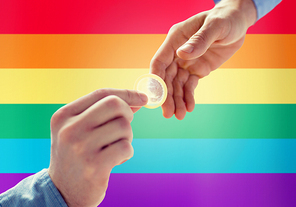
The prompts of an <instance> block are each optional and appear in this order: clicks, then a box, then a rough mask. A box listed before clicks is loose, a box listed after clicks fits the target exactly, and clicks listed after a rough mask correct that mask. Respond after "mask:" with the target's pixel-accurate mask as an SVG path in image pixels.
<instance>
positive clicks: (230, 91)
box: [0, 0, 296, 207]
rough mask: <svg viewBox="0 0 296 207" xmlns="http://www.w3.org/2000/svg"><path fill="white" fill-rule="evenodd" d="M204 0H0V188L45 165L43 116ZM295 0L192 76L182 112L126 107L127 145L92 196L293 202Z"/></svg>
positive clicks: (111, 81)
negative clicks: (192, 101) (130, 135)
mask: <svg viewBox="0 0 296 207" xmlns="http://www.w3.org/2000/svg"><path fill="white" fill-rule="evenodd" d="M213 6H214V3H213V1H211V0H182V1H181V0H170V1H168V0H141V1H139V0H125V1H120V0H108V1H101V0H89V1H79V0H64V1H60V0H51V1H34V0H26V1H21V0H1V1H0V68H1V69H0V114H1V116H0V153H1V154H0V193H2V192H4V191H6V190H7V189H9V188H11V187H13V186H14V185H15V184H17V183H18V182H19V181H20V180H22V179H23V178H25V177H27V176H29V175H31V174H33V173H36V172H38V171H40V170H41V169H43V168H48V166H49V160H50V128H49V127H50V125H49V122H50V117H51V115H52V114H53V113H54V112H55V111H56V110H57V109H58V108H60V107H61V106H63V105H64V104H66V103H69V102H71V101H74V100H75V99H77V98H79V97H81V96H83V95H85V94H87V93H90V92H91V91H94V90H95V89H98V88H106V87H112V88H128V89H132V88H133V84H134V82H135V80H136V79H137V77H138V76H140V75H142V74H144V73H148V72H149V63H150V60H151V58H152V57H153V55H154V53H155V52H156V50H157V49H158V47H159V46H160V45H161V43H162V42H163V40H164V39H165V36H166V34H167V32H168V30H169V28H170V27H171V26H172V25H173V24H175V23H177V22H180V21H183V20H185V19H187V18H189V17H190V16H192V15H194V14H197V13H199V12H201V11H204V10H208V9H211V8H212V7H213ZM295 8H296V3H295V1H293V0H284V1H283V2H282V3H280V4H279V5H278V6H277V7H276V8H275V9H274V10H273V11H272V12H271V13H269V14H268V15H267V16H266V17H264V18H263V19H261V20H259V21H258V22H257V23H256V25H255V26H252V27H251V28H250V29H249V30H248V34H247V36H246V40H245V43H244V45H243V47H242V48H241V49H240V50H239V51H238V52H237V53H236V54H235V55H234V56H233V57H232V58H231V59H230V60H229V61H227V62H226V63H225V64H224V65H222V66H221V68H219V69H217V70H216V71H214V72H212V73H211V74H210V75H209V76H208V77H206V78H204V79H202V80H200V82H199V86H198V88H197V89H196V91H195V98H196V107H195V110H194V111H193V112H192V113H190V114H187V116H186V117H185V119H184V120H183V121H178V120H176V119H175V118H171V119H168V120H167V119H165V118H163V117H162V113H161V109H160V108H158V109H154V110H151V109H146V108H143V109H141V110H140V111H139V112H137V113H136V114H135V118H134V120H133V122H132V127H133V131H134V140H133V146H134V149H135V154H134V157H133V158H132V159H131V160H129V161H128V162H126V163H124V164H123V165H121V166H117V167H116V168H114V170H113V173H112V174H111V178H110V183H109V188H108V191H107V194H106V198H105V200H104V201H103V202H102V204H101V205H100V206H102V207H111V206H112V207H113V206H116V207H118V206H124V207H125V206H129V207H151V206H152V207H158V206H159V207H163V206H165V207H166V206H174V207H175V206H176V207H196V206H202V207H203V206H206V207H208V206H219V207H220V206H227V207H228V206H240V207H244V206H246V207H253V206H260V207H261V206H268V207H271V206H275V207H279V206H280V207H285V206H289V207H290V206H295V205H296V139H295V138H296V56H295V55H296V25H295V20H296V18H295V14H294V13H295Z"/></svg>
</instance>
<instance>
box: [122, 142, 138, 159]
mask: <svg viewBox="0 0 296 207" xmlns="http://www.w3.org/2000/svg"><path fill="white" fill-rule="evenodd" d="M118 148H119V152H120V154H121V156H122V157H125V158H131V157H132V156H133V155H134V148H133V147H132V145H131V143H130V142H129V141H128V140H126V139H123V140H121V141H120V142H118Z"/></svg>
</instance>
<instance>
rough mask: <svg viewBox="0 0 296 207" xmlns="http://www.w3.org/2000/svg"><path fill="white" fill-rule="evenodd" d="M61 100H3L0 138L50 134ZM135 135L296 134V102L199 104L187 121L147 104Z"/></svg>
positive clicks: (135, 123) (139, 115) (138, 115)
mask: <svg viewBox="0 0 296 207" xmlns="http://www.w3.org/2000/svg"><path fill="white" fill-rule="evenodd" d="M61 106H63V105H61V104H1V105H0V112H1V118H0V138H49V137H50V127H49V123H50V117H51V115H52V114H53V113H54V112H55V111H56V110H57V109H58V108H60V107H61ZM132 126H133V132H134V138H296V104H197V105H196V107H195V110H194V112H192V113H188V114H187V115H186V118H185V119H184V120H183V121H178V120H176V119H175V118H171V119H165V118H163V117H162V112H161V109H160V108H158V109H153V110H151V109H146V108H143V109H141V110H140V111H139V112H137V113H136V114H135V117H134V120H133V122H132Z"/></svg>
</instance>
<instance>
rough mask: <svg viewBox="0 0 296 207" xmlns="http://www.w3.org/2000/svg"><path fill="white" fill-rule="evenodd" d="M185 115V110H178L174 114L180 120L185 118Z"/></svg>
mask: <svg viewBox="0 0 296 207" xmlns="http://www.w3.org/2000/svg"><path fill="white" fill-rule="evenodd" d="M185 115H186V112H178V113H176V114H175V117H176V118H177V119H178V120H180V121H181V120H183V119H184V118H185Z"/></svg>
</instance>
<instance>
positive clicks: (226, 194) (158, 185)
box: [0, 174, 296, 207]
mask: <svg viewBox="0 0 296 207" xmlns="http://www.w3.org/2000/svg"><path fill="white" fill-rule="evenodd" d="M29 175H30V174H0V181H1V185H0V192H3V191H5V190H7V189H8V188H10V187H12V186H14V185H15V184H16V183H17V182H19V181H20V180H21V179H23V178H24V177H27V176H29ZM295 203H296V174H112V175H111V178H110V183H109V188H108V191H107V194H106V198H105V200H104V201H103V203H102V204H101V205H100V207H110V206H129V207H138V206H141V207H146V206H147V207H148V206H153V207H158V206H161V207H166V206H186V207H191V206H192V207H195V206H240V207H244V206H246V207H250V206H252V207H254V206H260V207H261V206H262V207H264V206H268V207H272V206H275V207H278V206H281V207H286V206H295Z"/></svg>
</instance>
